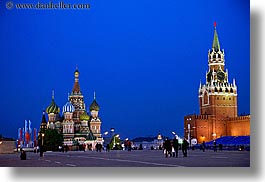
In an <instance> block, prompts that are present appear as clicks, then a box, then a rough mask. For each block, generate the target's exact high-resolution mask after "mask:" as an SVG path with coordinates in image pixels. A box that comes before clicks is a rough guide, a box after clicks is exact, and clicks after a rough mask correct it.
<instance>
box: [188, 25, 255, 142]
mask: <svg viewBox="0 0 265 182" xmlns="http://www.w3.org/2000/svg"><path fill="white" fill-rule="evenodd" d="M224 56H225V54H224V50H223V49H222V50H221V49H220V43H219V40H218V35H217V30H216V24H215V26H214V38H213V44H212V49H211V50H209V51H208V66H209V67H208V71H207V73H206V84H204V85H202V84H201V83H200V86H199V93H198V94H199V105H200V114H199V115H187V116H185V117H184V136H185V137H186V138H188V139H192V138H196V139H197V140H198V143H201V142H203V141H210V140H213V139H215V138H219V137H221V136H246V135H250V115H246V116H238V115H237V85H236V81H235V79H233V82H232V83H230V82H229V80H228V70H227V69H225V59H224Z"/></svg>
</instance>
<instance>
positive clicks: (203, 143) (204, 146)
mask: <svg viewBox="0 0 265 182" xmlns="http://www.w3.org/2000/svg"><path fill="white" fill-rule="evenodd" d="M205 148H206V144H205V141H203V142H202V151H203V152H205Z"/></svg>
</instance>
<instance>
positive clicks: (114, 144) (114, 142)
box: [113, 135, 120, 147]
mask: <svg viewBox="0 0 265 182" xmlns="http://www.w3.org/2000/svg"><path fill="white" fill-rule="evenodd" d="M119 136H120V135H114V138H113V146H114V147H115V146H116V141H115V138H116V137H119Z"/></svg>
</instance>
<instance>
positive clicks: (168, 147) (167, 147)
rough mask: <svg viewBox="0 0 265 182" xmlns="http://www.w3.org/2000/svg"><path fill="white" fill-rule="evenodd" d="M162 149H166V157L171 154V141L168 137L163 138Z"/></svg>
mask: <svg viewBox="0 0 265 182" xmlns="http://www.w3.org/2000/svg"><path fill="white" fill-rule="evenodd" d="M164 149H165V150H166V153H165V155H166V157H168V155H170V156H171V152H172V146H171V142H170V140H169V139H168V138H167V139H166V140H165V145H164Z"/></svg>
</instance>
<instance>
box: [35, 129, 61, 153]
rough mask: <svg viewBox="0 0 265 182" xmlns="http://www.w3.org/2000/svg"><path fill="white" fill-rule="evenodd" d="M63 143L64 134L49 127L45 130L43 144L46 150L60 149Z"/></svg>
mask: <svg viewBox="0 0 265 182" xmlns="http://www.w3.org/2000/svg"><path fill="white" fill-rule="evenodd" d="M40 144H41V143H40ZM62 144H63V136H62V135H61V134H60V133H58V131H57V130H53V129H47V130H46V131H45V133H44V140H43V145H44V148H45V150H46V151H47V150H49V151H58V150H59V146H62Z"/></svg>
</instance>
